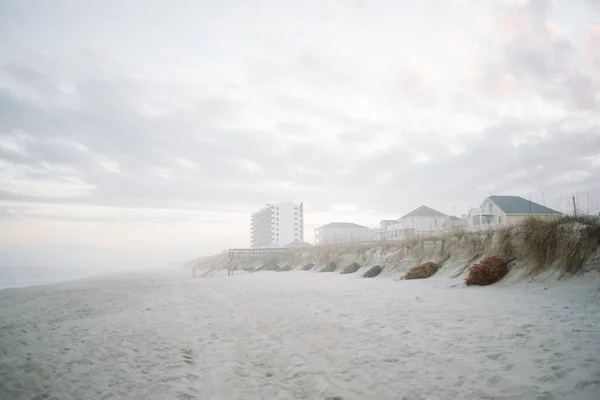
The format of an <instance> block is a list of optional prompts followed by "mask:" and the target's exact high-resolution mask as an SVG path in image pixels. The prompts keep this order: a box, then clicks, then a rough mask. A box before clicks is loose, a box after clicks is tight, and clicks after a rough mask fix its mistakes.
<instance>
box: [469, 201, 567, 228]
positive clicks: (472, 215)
mask: <svg viewBox="0 0 600 400" xmlns="http://www.w3.org/2000/svg"><path fill="white" fill-rule="evenodd" d="M561 215H562V214H561V213H560V212H558V211H556V210H553V209H551V208H548V207H546V206H543V205H541V204H538V203H534V202H533V201H531V200H527V199H524V198H522V197H519V196H490V197H488V198H486V199H485V200H484V201H483V203H481V206H480V207H478V208H471V210H469V215H468V227H469V230H470V231H471V232H478V231H485V230H489V229H497V228H502V227H505V226H511V225H517V224H519V223H520V222H523V221H524V220H525V219H527V218H530V217H535V218H540V219H545V220H551V219H556V218H559V217H560V216H561Z"/></svg>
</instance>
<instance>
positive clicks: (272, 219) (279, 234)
mask: <svg viewBox="0 0 600 400" xmlns="http://www.w3.org/2000/svg"><path fill="white" fill-rule="evenodd" d="M250 232H251V234H250V245H251V246H252V248H253V249H259V248H269V247H282V246H285V245H288V244H290V243H293V242H295V241H303V240H304V211H303V205H302V203H300V204H294V203H277V204H267V205H266V206H265V207H263V208H262V209H261V210H259V211H257V212H255V213H254V214H252V218H251V223H250Z"/></svg>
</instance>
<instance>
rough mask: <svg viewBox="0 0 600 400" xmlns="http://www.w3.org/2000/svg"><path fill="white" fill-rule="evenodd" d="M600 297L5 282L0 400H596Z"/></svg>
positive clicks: (276, 282) (251, 280) (563, 292)
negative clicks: (9, 284)
mask: <svg viewBox="0 0 600 400" xmlns="http://www.w3.org/2000/svg"><path fill="white" fill-rule="evenodd" d="M186 272H187V271H186ZM457 284H459V285H458V286H457V287H453V286H455V285H457ZM596 293H597V286H593V285H585V284H575V283H573V284H570V283H568V282H566V283H562V284H555V285H551V286H550V287H548V286H543V285H530V286H525V285H517V286H510V285H504V286H503V285H495V286H491V287H482V288H465V287H461V286H460V281H457V280H449V279H445V278H443V277H441V278H439V279H436V278H433V279H429V280H424V281H394V280H392V279H371V280H369V279H358V278H357V277H356V276H340V275H337V274H317V273H310V272H285V273H277V272H273V273H268V272H264V273H254V274H246V275H236V276H233V277H226V276H225V277H216V278H212V279H191V278H190V277H189V276H186V275H185V273H183V272H181V273H180V274H179V275H177V274H173V275H164V274H162V275H158V274H155V275H140V274H135V275H127V276H119V277H115V278H102V279H100V278H96V279H87V280H81V281H72V282H66V283H60V284H53V285H48V286H40V287H30V288H23V289H8V290H3V291H0V398H1V399H4V400H10V399H54V400H57V399H63V400H64V399H104V400H106V399H328V398H329V399H345V400H350V399H410V400H413V399H546V400H549V399H567V398H568V399H598V398H600V346H599V343H600V312H599V311H600V296H599V295H596Z"/></svg>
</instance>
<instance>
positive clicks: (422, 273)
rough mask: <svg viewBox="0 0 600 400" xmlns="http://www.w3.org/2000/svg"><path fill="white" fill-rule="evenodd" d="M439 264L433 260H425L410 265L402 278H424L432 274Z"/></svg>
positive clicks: (438, 267)
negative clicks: (421, 262)
mask: <svg viewBox="0 0 600 400" xmlns="http://www.w3.org/2000/svg"><path fill="white" fill-rule="evenodd" d="M438 269H440V266H439V265H437V264H436V263H433V262H426V263H423V264H419V265H417V266H414V267H412V268H411V269H410V270H409V271H408V272H407V273H406V274H404V276H403V277H402V279H426V278H429V277H430V276H433V274H435V273H436V272H437V271H438Z"/></svg>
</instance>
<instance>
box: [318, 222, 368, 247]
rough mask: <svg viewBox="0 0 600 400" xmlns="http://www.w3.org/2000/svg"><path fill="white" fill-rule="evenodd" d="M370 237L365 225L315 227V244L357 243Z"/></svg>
mask: <svg viewBox="0 0 600 400" xmlns="http://www.w3.org/2000/svg"><path fill="white" fill-rule="evenodd" d="M370 239H371V229H369V228H367V227H328V226H322V227H320V228H317V229H315V244H317V245H318V244H335V243H357V242H364V241H368V240H370Z"/></svg>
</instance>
